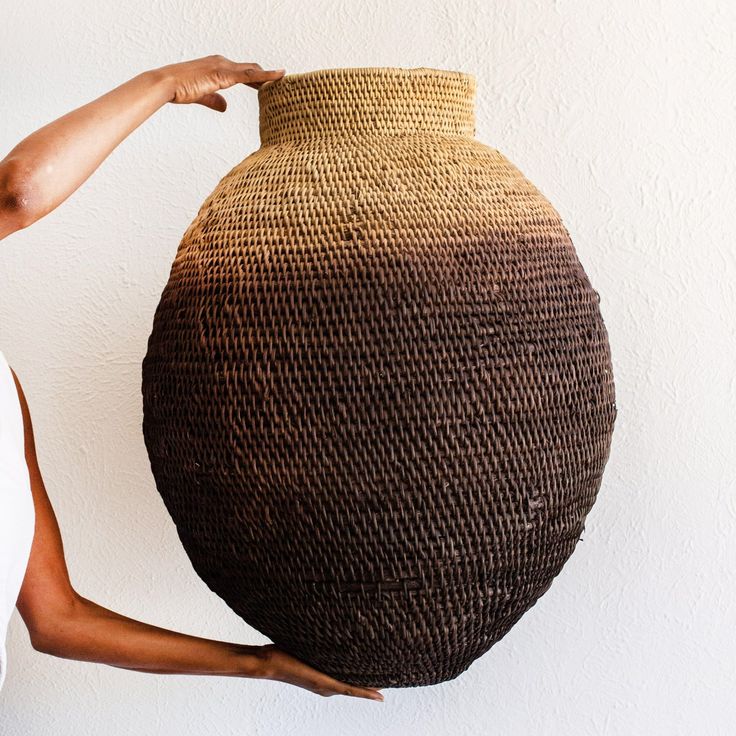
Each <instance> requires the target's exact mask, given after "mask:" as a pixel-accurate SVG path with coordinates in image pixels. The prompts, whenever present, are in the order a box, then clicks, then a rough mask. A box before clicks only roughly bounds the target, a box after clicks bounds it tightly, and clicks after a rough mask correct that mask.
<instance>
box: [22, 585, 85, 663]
mask: <svg viewBox="0 0 736 736" xmlns="http://www.w3.org/2000/svg"><path fill="white" fill-rule="evenodd" d="M83 609H84V600H83V599H82V598H80V597H78V596H75V597H73V598H70V599H68V600H65V601H64V602H63V603H61V604H59V605H55V606H53V607H52V606H49V607H46V608H45V610H44V611H43V612H40V613H39V614H38V615H34V616H32V617H30V620H28V621H26V625H27V627H28V635H29V637H30V640H31V646H32V647H33V648H34V649H35V650H36V651H37V652H42V653H43V654H50V655H52V656H55V657H67V656H69V654H70V651H71V650H72V649H73V648H74V641H75V640H76V638H77V635H78V630H79V622H80V619H81V618H82V616H83V614H84V610H83Z"/></svg>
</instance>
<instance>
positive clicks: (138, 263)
mask: <svg viewBox="0 0 736 736" xmlns="http://www.w3.org/2000/svg"><path fill="white" fill-rule="evenodd" d="M735 28H736V6H735V5H734V4H732V3H726V2H717V1H716V0H698V1H697V2H696V1H695V0H678V1H677V2H664V1H663V0H647V1H646V2H640V1H638V0H620V1H619V2H616V3H604V2H586V1H584V0H513V1H512V0H505V1H501V0H486V1H485V2H477V1H475V0H456V2H453V3H444V2H439V1H438V0H432V1H430V0H424V1H422V2H412V3H404V2H397V1H394V2H388V1H387V0H380V1H378V2H359V1H358V0H314V1H313V2H309V3H303V2H301V1H300V0H278V1H276V2H270V3H255V2H251V1H250V0H239V1H238V2H234V1H233V0H197V1H192V0H127V2H115V3H114V2H110V1H109V0H75V2H74V3H59V2H51V0H45V1H43V0H24V2H22V3H10V2H8V3H5V4H4V5H3V8H2V21H1V22H0V101H1V102H0V104H1V107H2V123H1V124H0V153H2V154H3V155H4V153H5V152H6V151H7V150H9V149H10V148H11V147H12V146H13V145H14V144H15V143H16V142H17V141H18V140H19V139H20V138H22V137H23V136H24V135H26V134H28V133H29V132H31V131H32V130H33V129H35V128H37V127H39V126H40V125H42V124H44V123H46V122H48V121H50V120H51V119H53V118H55V117H57V116H59V115H61V114H63V113H64V112H66V111H68V110H69V109H71V108H73V107H76V106H78V105H80V104H82V103H84V102H86V101H87V100H89V99H91V98H93V97H96V96H97V95H99V94H102V93H103V92H105V91H106V90H107V89H109V88H111V87H113V86H115V85H116V84H118V83H120V82H122V81H124V80H125V79H127V78H129V77H131V76H133V75H134V74H136V73H138V72H139V71H142V70H144V69H146V68H150V67H154V66H160V65H162V64H165V63H169V62H172V61H176V60H183V59H187V58H192V57H196V56H202V55H205V54H208V53H222V54H225V55H227V56H230V57H233V58H236V59H238V60H249V61H250V60H252V61H258V62H259V63H261V64H262V65H263V66H266V67H279V66H283V67H285V68H286V69H287V70H288V71H290V72H299V71H308V70H311V69H318V68H327V67H335V66H406V67H413V66H431V67H439V68H445V69H457V70H462V71H467V72H470V73H473V74H475V75H476V77H477V81H478V92H477V94H478V99H477V118H478V124H477V137H478V138H479V139H480V140H481V141H483V142H484V143H487V144H489V145H492V146H494V147H496V148H498V149H499V150H501V151H502V152H503V153H504V154H506V155H507V156H508V157H509V158H510V159H511V160H512V161H514V162H515V163H516V164H517V165H518V166H519V167H520V168H521V170H522V171H524V172H525V173H526V174H527V175H528V176H529V178H531V179H532V180H533V181H534V182H535V183H536V184H537V185H538V186H539V187H540V189H541V190H542V191H543V192H544V193H545V194H546V195H547V196H548V197H549V198H550V199H551V200H552V202H553V203H554V204H555V206H556V207H557V209H558V210H559V211H560V213H561V214H562V216H563V218H564V220H565V223H566V225H567V226H568V229H569V230H570V232H571V234H572V237H573V239H574V241H575V243H576V245H577V248H578V252H579V255H580V259H581V261H582V262H583V265H584V266H585V268H586V270H587V272H588V274H589V276H590V278H591V280H592V282H593V284H594V285H595V287H596V289H597V290H598V291H599V292H600V294H601V308H602V311H603V315H604V318H605V320H606V325H607V327H608V331H609V335H610V339H611V344H612V347H613V359H614V368H615V374H616V381H617V397H618V405H619V415H618V419H617V426H616V432H615V436H614V443H613V449H612V454H611V460H610V463H609V466H608V470H607V473H606V476H605V479H604V483H603V487H602V490H601V493H600V496H599V500H598V503H597V505H596V506H595V508H594V510H593V512H592V513H591V515H590V517H589V520H588V525H587V529H586V532H585V535H584V540H583V542H582V543H581V544H580V545H578V548H577V550H576V552H575V554H574V555H573V557H572V559H571V560H570V562H569V563H568V565H567V567H566V568H565V570H564V571H563V573H562V574H561V575H560V576H559V578H558V579H557V580H556V581H555V583H554V585H553V586H552V589H551V590H550V591H549V593H548V594H547V595H546V596H545V597H544V598H543V599H542V600H541V601H540V602H539V603H538V604H537V606H536V607H534V608H533V609H532V610H531V611H530V612H529V613H528V614H527V615H526V616H525V617H524V618H523V619H522V621H521V622H520V623H519V624H518V625H517V627H516V628H515V629H514V630H513V631H512V632H511V633H510V634H509V635H508V636H507V637H506V638H505V639H504V640H503V641H502V642H501V643H500V644H498V645H497V646H496V647H495V648H494V649H493V650H492V652H491V653H489V654H488V655H487V656H485V657H484V658H483V659H481V660H480V661H478V662H477V663H476V664H475V665H474V666H473V667H472V668H471V669H470V670H469V671H468V672H467V673H466V674H465V675H463V676H462V677H460V678H459V679H457V680H455V681H453V682H450V683H447V684H444V685H441V686H437V687H434V688H429V689H421V690H405V691H389V692H387V698H386V702H385V703H384V704H373V703H367V702H358V701H350V700H346V699H337V698H333V699H329V700H323V699H320V698H317V697H315V696H313V695H311V694H309V693H306V692H303V691H298V690H296V689H293V688H287V687H285V686H279V685H276V684H273V683H267V682H250V681H243V680H226V679H222V678H212V679H204V678H186V677H154V676H148V675H142V674H135V673H131V672H126V671H122V670H116V669H113V668H105V667H101V666H92V665H86V664H80V663H75V662H68V661H63V660H58V659H53V658H50V657H46V656H43V655H41V654H38V653H36V652H34V651H33V650H32V649H31V647H30V645H29V643H28V640H27V636H26V634H25V630H24V628H23V625H22V622H21V621H20V620H19V619H18V617H17V616H16V617H15V618H14V620H13V622H12V625H11V631H10V637H9V641H8V646H9V651H10V672H9V675H8V680H7V683H6V687H5V689H4V690H3V692H2V693H0V734H2V736H47V735H51V736H93V735H94V736H97V734H105V735H106V736H133V735H134V734H135V736H139V735H141V734H146V735H148V734H153V735H157V734H161V735H163V736H200V735H202V736H204V735H205V734H206V735H207V736H217V735H218V734H223V735H224V734H228V735H229V734H249V736H267V735H268V736H271V735H273V736H275V735H277V734H278V735H279V736H285V735H287V734H295V735H296V734H298V735H299V736H332V735H335V736H337V735H340V736H346V735H348V734H351V735H352V734H354V735H356V736H377V735H379V734H380V735H381V736H409V734H419V735H421V736H445V735H448V736H450V735H451V736H476V735H478V736H480V735H481V734H483V735H484V736H485V735H487V734H501V735H504V736H517V735H518V736H530V735H532V734H550V735H555V736H556V735H558V734H559V735H560V736H561V735H563V734H564V735H565V736H571V735H572V736H578V735H585V736H587V735H589V734H621V735H622V736H632V735H636V736H638V735H640V734H641V735H642V736H644V735H646V736H656V735H658V734H662V735H663V736H664V735H666V736H673V735H674V734H686V735H688V736H689V735H693V734H695V735H697V736H701V735H705V736H709V735H711V734H732V733H733V732H734V723H735V722H736V698H735V697H734V682H735V681H736V672H735V669H736V637H735V636H734V633H733V632H734V623H736V592H735V591H736V480H734V469H735V468H736V441H734V440H735V438H736V430H735V429H734V407H735V406H736V379H734V366H735V365H736V328H735V327H734V325H736V316H735V314H736V287H735V286H734V284H736V256H735V255H734V252H735V249H736V238H735V237H734V232H735V231H736V208H734V204H733V199H734V191H736V167H735V166H734V154H735V153H736V125H734V100H735V99H736V81H735V80H736V75H734V71H733V60H734V48H735V47H736V44H735V43H734V41H735V38H734V36H735V30H734V29H735ZM226 96H227V97H228V100H229V102H230V109H229V110H228V112H227V113H226V114H224V115H218V114H216V113H214V112H211V111H209V110H206V109H204V108H202V107H199V106H174V105H168V106H167V107H166V108H164V109H163V110H162V111H160V112H159V113H158V114H157V115H156V116H155V117H154V118H153V119H151V120H150V121H148V122H147V123H146V124H145V125H144V126H143V127H142V128H140V129H139V130H138V131H136V132H135V133H134V134H133V135H132V136H131V137H130V138H129V139H128V140H127V141H125V142H124V144H123V145H122V146H120V148H119V149H117V150H116V151H115V152H114V153H113V155H112V156H111V157H110V158H109V160H108V161H106V162H105V164H104V165H103V166H102V168H101V169H100V170H99V172H97V173H96V174H95V176H93V177H92V178H91V179H90V180H89V181H88V182H87V183H85V184H84V186H83V187H82V188H81V190H80V191H79V192H77V193H76V194H75V195H74V196H73V197H72V198H71V199H70V200H69V201H68V202H67V203H66V204H64V205H63V206H62V207H61V208H60V209H59V210H57V211H56V212H54V213H52V214H51V215H50V216H49V217H47V218H46V219H45V220H43V221H41V222H39V223H38V224H37V225H35V226H34V227H33V228H31V229H29V230H27V231H23V232H21V233H18V234H16V235H14V236H12V237H11V238H9V239H8V240H6V241H4V242H3V244H2V247H1V248H0V315H1V318H0V345H2V349H3V351H4V352H5V354H6V355H7V357H8V358H9V360H10V361H11V362H12V364H13V365H14V366H15V368H16V370H17V372H18V373H19V375H20V376H21V378H22V380H23V382H24V384H25V388H26V393H27V395H28V398H29V401H30V404H31V409H32V411H33V414H34V421H35V425H36V433H37V441H38V444H39V453H40V459H41V463H42V467H43V470H44V472H45V476H46V480H47V485H48V488H49V493H50V495H51V497H52V500H53V502H54V504H55V506H56V509H57V513H58V516H59V519H60V523H61V526H62V529H63V532H64V536H65V541H66V550H67V556H68V560H69V564H70V567H71V570H72V575H73V578H74V581H75V583H76V585H77V587H78V589H79V590H80V592H82V593H83V594H84V595H86V596H87V597H90V598H93V599H95V600H98V601H99V602H101V603H103V604H105V605H107V606H109V607H112V608H114V609H117V610H120V611H121V612H123V613H125V614H128V615H131V616H134V617H137V618H142V619H144V620H147V621H150V622H153V623H157V624H160V625H163V626H168V627H172V628H176V629H179V630H185V631H188V632H192V633H197V634H200V635H205V636H210V637H216V638H222V639H231V640H237V641H249V642H261V641H263V640H262V638H261V637H259V635H258V634H256V633H255V632H254V631H253V630H251V629H249V628H248V627H247V626H245V625H244V624H243V623H242V622H241V621H240V620H239V619H238V618H237V617H236V616H235V615H234V614H232V613H231V612H230V611H229V609H228V608H227V607H226V606H225V604H224V603H222V602H221V601H219V600H218V599H217V598H216V597H215V596H214V595H213V594H211V593H210V592H209V591H208V590H207V588H206V586H205V585H204V584H203V583H201V582H200V581H199V579H198V578H197V577H196V575H195V574H194V572H193V571H192V569H191V567H190V565H189V562H188V560H187V558H186V556H185V553H184V551H183V549H182V548H181V546H180V544H179V542H178V539H177V537H176V533H175V530H174V527H173V524H172V523H171V521H170V520H169V518H168V516H167V514H166V512H165V509H164V507H163V504H162V502H161V500H160V498H159V496H158V495H157V493H156V491H155V488H154V483H153V479H152V476H151V473H150V470H149V465H148V459H147V457H146V453H145V448H144V445H143V438H142V435H141V428H140V424H141V414H142V410H141V398H140V363H141V359H142V357H143V355H144V353H145V349H146V340H147V337H148V334H149V330H150V324H151V318H152V315H153V311H154V308H155V306H156V303H157V301H158V297H159V294H160V292H161V289H162V288H163V285H164V283H165V281H166V278H167V276H168V271H169V267H170V263H171V260H172V258H173V256H174V253H175V250H176V247H177V244H178V242H179V238H180V237H181V234H182V233H183V232H184V229H185V228H186V226H187V225H188V224H189V222H190V221H191V219H192V217H193V216H194V214H195V212H196V210H197V208H198V206H199V204H200V203H201V201H202V200H203V199H204V197H205V196H206V195H207V194H208V193H209V192H210V191H211V190H212V188H213V187H214V185H215V184H216V183H217V181H218V180H219V178H220V177H221V176H222V175H223V174H224V173H225V172H226V171H227V170H229V168H230V167H231V166H233V165H234V164H235V163H237V162H238V161H240V160H241V159H242V158H243V157H244V156H245V155H246V154H247V153H249V152H250V151H252V150H254V149H255V148H256V147H257V146H258V132H257V101H256V95H255V93H254V91H253V90H250V89H247V88H242V89H234V90H231V91H230V92H228V93H226Z"/></svg>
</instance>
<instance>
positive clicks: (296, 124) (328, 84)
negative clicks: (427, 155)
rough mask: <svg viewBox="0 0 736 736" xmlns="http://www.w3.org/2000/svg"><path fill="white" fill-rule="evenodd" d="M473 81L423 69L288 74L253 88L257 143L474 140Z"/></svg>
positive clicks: (458, 74) (466, 76) (349, 69)
mask: <svg viewBox="0 0 736 736" xmlns="http://www.w3.org/2000/svg"><path fill="white" fill-rule="evenodd" d="M475 86H476V85H475V77H474V76H473V75H472V74H467V73H465V72H460V71H450V70H444V69H432V68H429V67H414V68H403V67H343V68H335V69H319V70H316V71H310V72H301V73H297V74H287V75H285V76H284V77H282V78H281V79H278V80H275V81H271V82H266V83H264V84H263V85H262V86H261V87H260V89H259V90H258V101H259V103H260V133H261V143H262V144H263V145H272V144H276V143H283V142H287V141H297V140H300V139H305V138H312V137H316V136H332V137H351V136H361V137H362V136H365V135H401V134H412V133H413V134H429V135H432V134H434V135H450V136H463V137H472V136H474V135H475Z"/></svg>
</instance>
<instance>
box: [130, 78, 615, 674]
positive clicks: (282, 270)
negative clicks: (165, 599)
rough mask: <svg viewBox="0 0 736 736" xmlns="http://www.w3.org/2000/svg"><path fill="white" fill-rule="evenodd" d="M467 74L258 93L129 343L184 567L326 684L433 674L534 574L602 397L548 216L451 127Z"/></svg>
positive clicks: (518, 606)
mask: <svg viewBox="0 0 736 736" xmlns="http://www.w3.org/2000/svg"><path fill="white" fill-rule="evenodd" d="M474 95H475V82H474V78H473V77H472V76H469V75H466V74H462V73H457V72H448V71H439V70H435V69H424V68H420V69H395V68H376V69H331V70H326V71H317V72H312V73H307V74H296V75H290V76H286V77H285V78H284V79H282V80H280V81H277V82H273V83H267V84H265V85H264V86H263V87H261V89H260V91H259V95H258V96H259V101H260V134H261V148H260V149H259V150H258V151H256V152H255V153H253V154H251V155H250V156H248V157H247V158H246V159H245V160H244V161H243V162H242V163H240V164H238V165H237V166H235V168H233V169H232V171H230V172H229V173H228V174H227V175H226V176H225V177H224V178H223V179H222V180H221V181H220V183H219V184H218V186H217V188H216V189H215V191H214V192H213V193H212V194H211V195H210V196H209V197H207V199H206V200H205V202H204V204H203V205H202V207H201V209H200V210H199V213H198V214H197V216H196V218H195V219H194V222H192V224H191V226H190V227H189V228H188V230H187V231H186V233H185V234H184V237H183V240H182V241H181V245H180V246H179V250H178V253H177V255H176V259H175V261H174V264H173V267H172V269H171V275H170V278H169V282H168V284H167V286H166V288H165V289H164V292H163V295H162V297H161V303H160V305H159V307H158V310H157V312H156V316H155V319H154V325H153V333H152V335H151V338H150V342H149V348H148V354H147V356H146V358H145V361H144V364H143V399H144V411H145V415H144V416H145V418H144V433H145V440H146V444H147V447H148V451H149V454H150V458H151V464H152V468H153V472H154V475H155V478H156V481H157V485H158V489H159V491H160V493H161V495H162V497H163V499H164V502H165V504H166V507H167V508H168V510H169V512H170V514H171V516H172V517H173V519H174V521H175V523H176V526H177V529H178V532H179V535H180V537H181V540H182V542H183V544H184V547H185V548H186V551H187V553H188V554H189V557H190V559H191V561H192V564H193V565H194V568H195V569H196V571H197V573H198V574H199V575H200V576H201V577H202V579H203V580H204V581H205V582H206V583H207V584H208V585H209V586H210V588H211V589H212V590H213V591H215V592H216V593H217V594H218V595H220V596H221V597H222V598H223V599H224V600H225V601H226V602H227V603H228V604H229V605H230V606H231V607H232V608H233V609H234V610H235V611H236V612H237V613H238V614H239V615H240V616H242V617H243V618H244V619H245V620H246V621H247V622H248V623H250V624H251V625H253V626H254V627H255V628H257V629H258V630H260V631H261V632H263V633H264V634H266V635H267V636H268V637H269V638H270V639H271V640H273V641H274V642H275V643H276V644H278V645H279V646H281V647H283V648H285V649H286V650H288V651H289V652H291V653H292V654H294V655H295V656H297V657H300V658H302V659H303V660H305V661H307V662H308V663H310V664H311V665H313V666H315V667H317V668H319V669H321V670H324V671H325V672H328V673H330V674H331V675H334V676H336V677H339V678H341V679H343V680H346V681H348V682H351V683H356V684H365V685H372V686H380V687H388V686H410V685H425V684H430V683H436V682H439V681H442V680H447V679H450V678H452V677H455V676H456V675H457V674H458V673H460V672H462V671H463V670H465V669H466V668H467V667H468V666H469V664H470V663H471V662H472V661H473V660H474V659H475V658H477V657H478V656H479V655H481V654H483V653H484V652H486V651H487V650H488V649H489V648H490V647H491V646H492V645H493V644H494V642H496V641H498V640H499V639H500V638H501V637H502V636H503V635H504V634H505V633H506V632H507V631H508V630H509V629H510V628H511V626H512V625H513V624H514V623H515V622H516V621H517V620H518V619H519V618H520V616H521V615H522V614H523V613H524V612H525V611H526V610H527V609H528V608H529V607H530V606H532V605H533V604H534V602H535V601H536V600H537V599H538V598H539V596H540V595H541V594H542V593H544V592H545V591H546V590H547V588H548V587H549V586H550V583H551V582H552V579H553V578H554V577H555V576H556V575H557V573H558V572H559V571H560V569H561V567H562V565H563V564H564V562H565V560H566V559H567V558H568V556H569V555H570V554H571V553H572V551H573V549H574V548H575V545H576V543H577V541H578V539H579V537H580V534H581V531H582V529H583V523H584V520H585V517H586V514H587V513H588V511H589V510H590V508H591V506H592V504H593V502H594V500H595V497H596V494H597V492H598V489H599V486H600V482H601V474H602V472H603V468H604V465H605V463H606V460H607V457H608V453H609V446H610V440H611V433H612V428H613V423H614V416H615V404H614V387H613V380H612V375H611V364H610V355H609V348H608V343H607V336H606V331H605V328H604V325H603V322H602V320H601V316H600V313H599V309H598V302H599V299H598V295H597V293H596V292H595V291H594V290H593V288H592V287H591V285H590V283H589V281H588V278H587V277H586V275H585V273H584V271H583V269H582V267H581V265H580V263H579V261H578V258H577V256H576V254H575V251H574V249H573V246H572V243H571V242H570V238H569V236H568V233H567V231H566V230H565V228H564V227H563V225H562V223H561V221H560V218H559V216H558V214H557V212H556V211H555V210H554V209H553V207H552V206H551V205H550V204H549V203H548V202H547V201H546V200H545V199H544V197H543V196H542V195H541V194H540V193H539V192H538V191H537V189H535V187H534V186H533V185H532V184H531V183H530V182H529V181H527V179H525V178H524V176H523V175H522V174H521V173H520V172H519V171H518V170H517V169H516V168H515V167H514V166H513V165H512V164H510V163H509V162H508V161H507V160H506V159H505V158H504V157H503V156H502V155H501V154H500V153H498V152H497V151H496V150H494V149H492V148H488V147H487V146H484V145H482V144H481V143H479V142H477V141H476V140H475V139H474V137H473V136H474V131H475V118H474Z"/></svg>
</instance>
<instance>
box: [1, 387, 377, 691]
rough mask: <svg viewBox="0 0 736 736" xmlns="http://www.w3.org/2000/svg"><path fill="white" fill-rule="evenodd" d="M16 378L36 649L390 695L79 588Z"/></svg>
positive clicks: (141, 667)
mask: <svg viewBox="0 0 736 736" xmlns="http://www.w3.org/2000/svg"><path fill="white" fill-rule="evenodd" d="M13 376H14V377H15V374H13ZM15 381H16V386H17V388H18V396H19V398H20V403H21V409H22V412H23V425H24V430H25V453H26V463H27V465H28V472H29V474H30V479H31V489H32V492H33V501H34V505H35V509H36V529H35V534H34V538H33V546H32V548H31V556H30V559H29V562H28V568H27V569H26V574H25V578H24V580H23V585H22V587H21V591H20V596H19V597H18V610H19V611H20V614H21V616H22V617H23V621H24V622H25V624H26V626H27V627H28V632H29V634H30V637H31V643H32V644H33V647H34V649H37V650H38V651H41V652H45V653H47V654H53V655H55V656H57V657H64V658H67V659H79V660H84V661H87V662H100V663H103V664H109V665H113V666H115V667H124V668H125V669H130V670H138V671H142V672H154V673H160V674H196V675H231V676H236V677H255V678H263V679H270V680H278V681H281V682H286V683H290V684H292V685H297V686H299V687H303V688H306V689H307V690H311V691H312V692H315V693H317V694H319V695H352V696H354V697H359V698H368V699H370V700H383V697H382V695H381V694H380V693H379V692H378V691H377V690H373V689H370V688H362V687H354V686H351V685H346V684H344V683H341V682H338V681H337V680H334V679H333V678H331V677H328V676H327V675H324V674H322V673H321V672H317V671H316V670H314V669H312V668H311V667H309V666H307V665H306V664H304V663H303V662H300V661H299V660H297V659H295V658H293V657H291V656H289V655H288V654H286V653H285V652H282V651H281V650H279V649H277V648H276V647H274V646H263V647H259V646H245V645H239V644H228V643H226V642H220V641H213V640H211V639H201V638H199V637H195V636H187V635H185V634H179V633H176V632H174V631H168V630H166V629H160V628H158V627H156V626H150V625H149V624H144V623H141V622H140V621H134V620H133V619H130V618H126V617H125V616H121V615H120V614H118V613H115V612H114V611H110V610H108V609H106V608H103V607H102V606H98V605H97V604H96V603H93V602H92V601H89V600H87V599H86V598H83V597H82V596H80V595H79V594H78V593H77V592H76V591H75V590H74V588H73V587H72V584H71V582H70V580H69V573H68V571H67V566H66V561H65V559H64V549H63V545H62V540H61V534H60V532H59V526H58V524H57V521H56V516H55V514H54V510H53V508H52V506H51V502H50V501H49V498H48V496H47V494H46V489H45V487H44V482H43V478H42V477H41V471H40V469H39V466H38V460H37V458H36V448H35V442H34V438H33V427H32V424H31V415H30V412H29V410H28V405H27V403H26V399H25V396H24V395H23V390H22V388H21V386H20V383H19V382H18V379H17V377H15Z"/></svg>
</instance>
